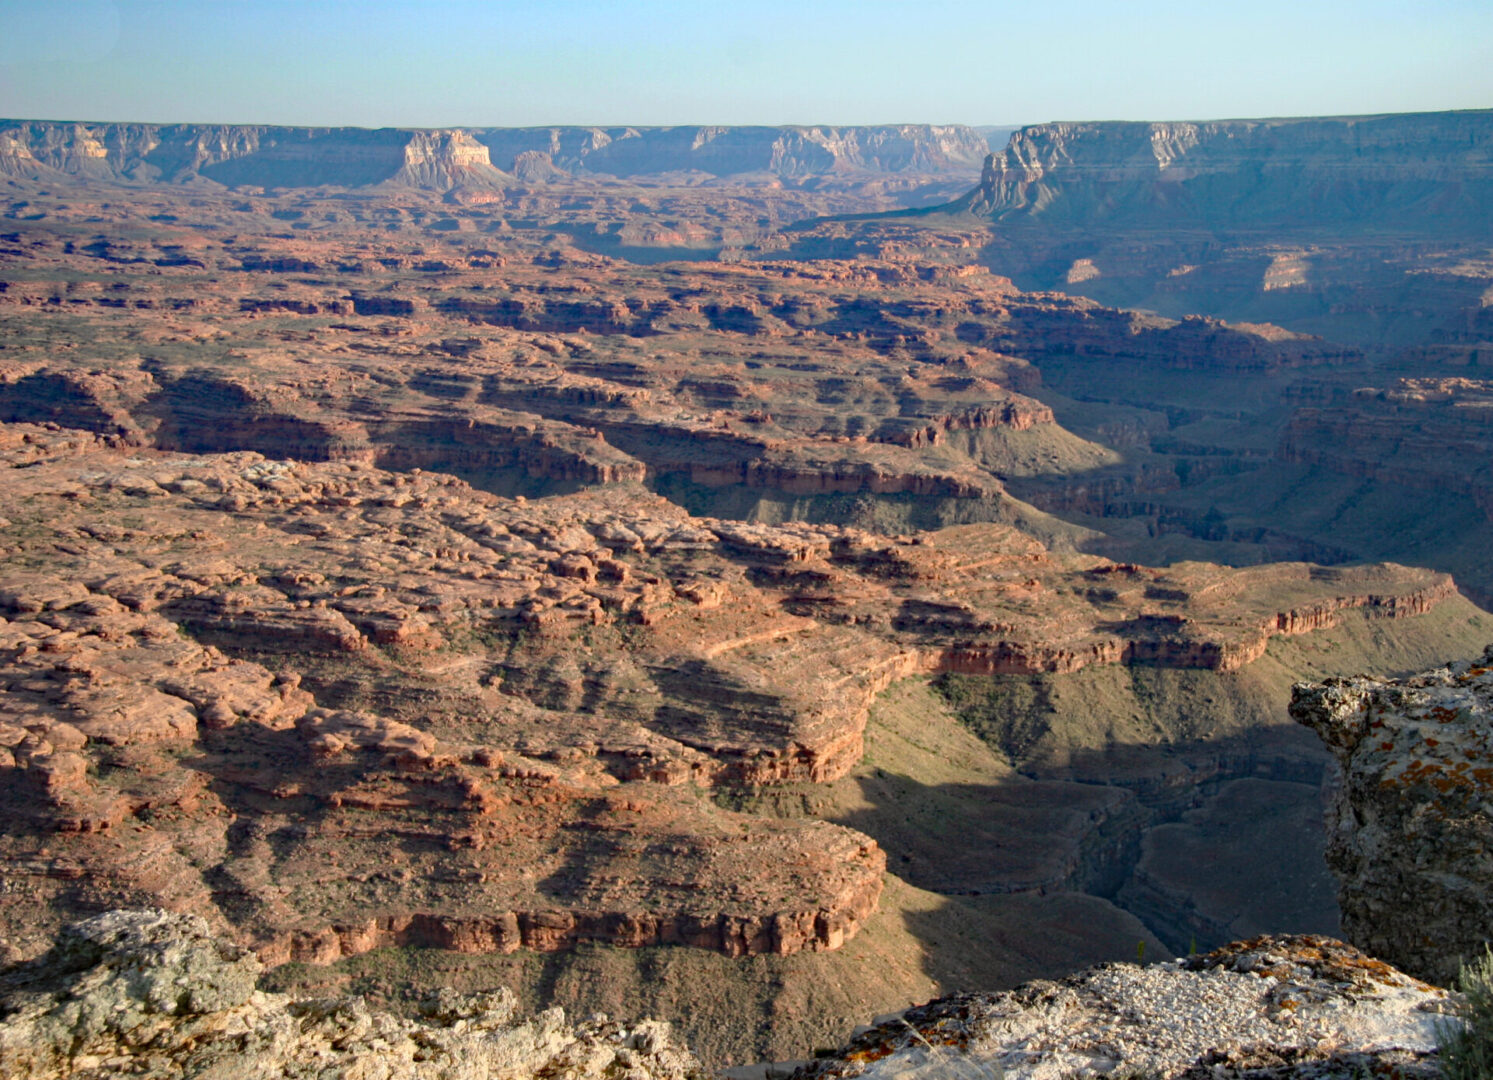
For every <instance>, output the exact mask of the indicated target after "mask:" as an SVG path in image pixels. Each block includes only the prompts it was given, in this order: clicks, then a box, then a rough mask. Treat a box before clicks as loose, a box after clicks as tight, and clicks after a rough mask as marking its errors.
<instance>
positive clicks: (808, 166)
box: [477, 124, 986, 180]
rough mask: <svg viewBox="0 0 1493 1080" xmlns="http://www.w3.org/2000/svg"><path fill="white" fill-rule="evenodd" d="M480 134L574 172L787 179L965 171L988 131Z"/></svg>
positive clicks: (896, 128)
mask: <svg viewBox="0 0 1493 1080" xmlns="http://www.w3.org/2000/svg"><path fill="white" fill-rule="evenodd" d="M477 137H478V138H479V139H480V140H481V142H482V143H484V144H485V145H486V146H487V147H488V148H489V149H491V151H492V153H493V157H494V159H495V160H497V161H498V162H500V163H504V162H508V161H511V160H514V159H515V158H517V157H518V156H520V155H521V154H524V153H526V152H538V153H543V154H546V155H548V157H549V159H550V160H551V161H552V162H553V163H554V164H555V165H556V166H558V167H560V168H562V169H566V170H568V171H570V172H574V173H605V174H609V175H612V176H637V175H645V174H650V173H665V172H702V173H708V174H710V175H712V176H731V175H736V174H748V173H767V174H770V175H772V176H777V177H781V178H783V179H787V180H802V179H805V178H808V177H813V176H822V175H827V174H837V173H856V172H863V173H866V172H868V173H932V174H939V173H947V174H955V175H957V174H960V173H969V172H971V171H972V170H975V169H978V168H979V166H980V162H981V161H982V160H984V158H985V156H986V146H985V139H984V137H983V136H981V135H980V134H979V133H978V132H976V131H975V130H974V129H972V128H966V127H962V126H959V125H947V126H937V125H933V124H900V125H893V126H884V127H840V128H836V127H677V128H647V127H644V128H634V127H629V128H507V129H504V128H490V129H487V130H484V131H481V132H479V133H477Z"/></svg>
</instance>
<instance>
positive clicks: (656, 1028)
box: [0, 910, 704, 1080]
mask: <svg viewBox="0 0 1493 1080" xmlns="http://www.w3.org/2000/svg"><path fill="white" fill-rule="evenodd" d="M260 970H261V967H260V963H259V961H258V960H257V959H255V957H254V955H253V953H251V952H249V951H248V950H246V949H241V948H238V947H237V946H234V945H229V944H227V943H225V942H223V941H221V940H218V939H215V938H213V937H212V936H211V935H210V934H209V932H208V928H207V924H206V923H205V922H203V921H202V920H201V919H199V918H197V917H196V916H194V915H172V914H168V913H167V912H164V911H159V910H138V911H112V912H108V913H107V914H104V915H99V916H97V917H95V918H92V919H88V920H86V921H84V922H80V923H75V924H73V925H72V926H70V927H68V928H66V929H65V930H64V931H63V932H62V933H61V934H60V935H58V938H57V942H56V944H55V946H54V947H53V949H52V950H51V951H50V952H49V953H47V954H46V955H45V956H43V957H41V958H40V959H38V960H36V961H33V962H32V963H29V964H23V965H20V966H18V967H13V968H11V969H9V970H8V971H6V972H4V973H0V1073H3V1074H4V1075H5V1076H7V1077H11V1078H12V1080H23V1078H24V1080H43V1078H48V1077H64V1076H66V1077H104V1076H119V1075H129V1076H135V1077H141V1078H147V1080H165V1078H167V1077H184V1076H212V1077H216V1078H219V1080H240V1078H242V1080H249V1078H251V1077H287V1076H347V1077H353V1076H358V1077H380V1078H385V1080H417V1078H425V1077H430V1078H434V1077H441V1078H443V1080H445V1078H448V1080H456V1078H467V1077H470V1078H473V1080H475V1078H478V1077H482V1078H491V1080H499V1078H508V1077H513V1078H519V1077H523V1078H528V1077H538V1076H564V1077H572V1078H575V1080H584V1078H591V1077H598V1078H599V1077H603V1076H604V1077H607V1078H608V1080H690V1078H695V1077H703V1076H704V1072H703V1070H702V1069H701V1068H700V1067H699V1064H698V1063H697V1062H696V1060H695V1058H694V1057H693V1056H692V1055H691V1054H690V1052H689V1051H688V1050H687V1049H685V1048H684V1047H682V1046H680V1045H679V1044H678V1043H676V1042H675V1041H674V1037H673V1034H672V1032H671V1031H670V1029H669V1026H668V1025H667V1024H662V1023H658V1022H656V1021H650V1020H645V1021H643V1022H641V1023H639V1024H636V1025H633V1026H631V1027H629V1026H625V1025H622V1024H618V1023H614V1022H612V1021H610V1020H607V1019H606V1018H605V1017H601V1016H597V1017H593V1018H591V1019H589V1020H587V1021H585V1022H584V1023H581V1024H572V1023H571V1022H570V1021H568V1020H567V1019H566V1018H565V1014H564V1012H563V1011H562V1010H560V1009H550V1010H547V1011H545V1012H543V1013H540V1014H539V1015H538V1016H536V1017H534V1018H532V1019H529V1020H525V1021H518V1020H516V1019H515V1017H514V1008H515V1005H514V998H513V995H512V994H511V993H509V992H508V991H507V990H498V991H495V992H492V993H488V994H481V995H476V996H471V997H462V996H460V995H457V994H455V993H452V992H450V991H442V992H441V993H439V994H435V995H432V996H431V997H429V998H428V999H426V1000H425V1001H423V1002H422V1003H421V1006H420V1013H421V1015H420V1017H419V1018H418V1019H408V1018H404V1017H398V1016H392V1015H389V1014H387V1013H378V1012H372V1011H370V1010H369V1008H368V1007H367V1005H365V1004H364V1002H363V1000H362V999H361V998H358V997H349V998H342V999H329V1000H302V1001H296V1000H292V999H290V998H288V997H286V996H285V995H283V994H273V993H265V992H262V991H260V990H257V989H255V981H256V979H257V978H258V976H259V973H260Z"/></svg>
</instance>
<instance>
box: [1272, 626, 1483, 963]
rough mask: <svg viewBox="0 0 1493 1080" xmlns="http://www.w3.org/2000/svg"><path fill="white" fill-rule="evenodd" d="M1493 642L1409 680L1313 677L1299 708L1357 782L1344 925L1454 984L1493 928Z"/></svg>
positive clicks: (1381, 951) (1341, 816)
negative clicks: (1475, 657)
mask: <svg viewBox="0 0 1493 1080" xmlns="http://www.w3.org/2000/svg"><path fill="white" fill-rule="evenodd" d="M1490 666H1493V648H1490V649H1489V650H1488V651H1487V652H1485V653H1484V654H1483V656H1482V658H1481V659H1480V660H1479V661H1478V662H1477V663H1475V664H1474V663H1466V662H1461V663H1456V664H1452V665H1450V666H1448V667H1444V668H1439V669H1437V670H1435V671H1430V672H1426V673H1424V674H1421V675H1416V676H1414V677H1412V678H1408V679H1394V680H1377V679H1368V678H1354V679H1329V680H1327V681H1326V682H1323V683H1301V684H1298V685H1297V686H1296V687H1295V688H1294V689H1293V692H1292V700H1291V715H1292V716H1293V717H1295V718H1296V720H1297V721H1298V722H1300V723H1302V724H1305V725H1307V726H1308V727H1311V728H1313V729H1314V730H1315V731H1316V732H1317V734H1318V735H1319V736H1321V738H1322V741H1323V742H1325V743H1326V744H1327V745H1328V747H1329V748H1331V750H1332V752H1333V753H1334V755H1336V757H1337V760H1338V763H1339V765H1340V766H1341V768H1342V772H1343V782H1342V785H1341V787H1340V789H1339V791H1338V794H1337V797H1336V800H1335V803H1334V805H1333V809H1332V811H1331V822H1330V824H1331V837H1330V841H1329V845H1328V849H1327V860H1328V863H1329V865H1330V866H1331V867H1332V870H1333V873H1334V874H1336V875H1337V878H1338V883H1339V889H1338V899H1339V903H1340V905H1341V907H1342V913H1343V930H1344V932H1345V933H1346V934H1347V936H1348V937H1349V938H1350V939H1351V940H1352V941H1353V942H1354V943H1355V944H1357V945H1359V946H1360V947H1362V948H1364V949H1367V950H1369V951H1370V952H1372V953H1373V954H1374V955H1376V956H1383V957H1385V958H1386V959H1388V960H1390V961H1391V962H1393V963H1395V964H1397V965H1399V966H1400V967H1402V968H1404V969H1405V970H1406V971H1409V972H1413V973H1414V974H1416V975H1418V976H1420V977H1422V978H1426V979H1431V980H1433V981H1435V982H1440V983H1447V982H1450V981H1451V980H1452V979H1453V978H1454V977H1455V976H1456V974H1457V967H1458V962H1459V959H1462V958H1469V957H1472V956H1475V955H1478V954H1479V953H1480V952H1481V950H1482V948H1483V945H1484V943H1485V942H1487V941H1488V940H1489V938H1490V936H1493V670H1490Z"/></svg>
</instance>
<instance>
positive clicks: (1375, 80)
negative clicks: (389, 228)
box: [0, 0, 1493, 127]
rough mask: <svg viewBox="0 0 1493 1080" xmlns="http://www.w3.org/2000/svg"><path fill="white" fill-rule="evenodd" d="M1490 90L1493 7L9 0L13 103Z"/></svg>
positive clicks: (1117, 109) (280, 108) (965, 113)
mask: <svg viewBox="0 0 1493 1080" xmlns="http://www.w3.org/2000/svg"><path fill="white" fill-rule="evenodd" d="M1485 107H1493V0H1419V2H1418V3H1403V2H1389V0H1359V2H1356V3H1350V2H1335V3H1334V2H1325V0H1323V2H1313V0H1296V2H1293V3H1287V2H1281V0H1255V2H1253V3H1227V2H1217V0H1215V2H1208V0H1195V2H1190V3H1180V2H1167V0H1132V2H1129V3H1126V2H1123V0H1116V2H1101V0H1022V2H1020V3H1008V2H1005V0H986V2H984V3H975V2H966V0H861V2H849V0H817V2H816V0H796V2H783V0H758V2H750V0H740V2H737V3H720V4H714V5H710V4H704V3H676V2H672V0H612V2H602V0H568V2H567V0H552V2H550V3H535V2H519V0H510V2H501V0H498V2H490V3H475V2H465V3H463V2H442V0H427V2H424V3H410V2H398V3H396V2H392V0H359V2H342V0H300V2H287V0H196V2H186V0H0V115H3V116H9V117H26V118H37V119H78V120H83V119H87V120H138V121H153V122H165V121H192V122H237V123H249V122H256V123H281V124H316V125H335V124H354V125H362V126H370V127H372V126H384V125H389V126H460V125H467V126H479V125H482V126H487V125H492V126H499V125H514V126H518V125H531V124H697V123H729V124H742V123H765V124H776V123H825V124H830V123H834V124H853V123H885V122H901V121H926V122H932V123H971V124H1002V123H1034V122H1039V121H1044V120H1059V119H1204V118H1211V117H1226V116H1299V115H1313V114H1330V113H1369V112H1392V111H1413V110H1423V109H1453V108H1485Z"/></svg>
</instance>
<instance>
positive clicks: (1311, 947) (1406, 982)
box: [1183, 934, 1435, 1004]
mask: <svg viewBox="0 0 1493 1080" xmlns="http://www.w3.org/2000/svg"><path fill="white" fill-rule="evenodd" d="M1183 967H1185V968H1187V969H1189V970H1192V971H1201V970H1205V969H1208V968H1226V969H1228V970H1231V971H1241V972H1248V973H1250V974H1254V975H1259V976H1261V977H1262V978H1263V977H1265V976H1270V977H1273V978H1276V979H1280V980H1281V981H1283V982H1292V981H1297V980H1299V978H1300V976H1301V972H1300V971H1299V970H1298V969H1300V968H1306V969H1308V970H1309V971H1310V973H1311V975H1312V977H1314V978H1318V979H1325V980H1327V981H1329V982H1333V983H1337V984H1339V985H1342V986H1350V987H1353V988H1356V989H1360V990H1368V989H1372V988H1373V987H1374V986H1413V987H1416V988H1421V989H1425V990H1428V991H1431V990H1434V989H1435V988H1434V987H1432V986H1430V985H1429V984H1428V983H1423V982H1421V981H1420V980H1419V979H1415V978H1412V977H1411V976H1409V975H1406V974H1405V973H1404V972H1402V971H1399V970H1398V969H1396V968H1394V967H1393V966H1391V965H1389V964H1387V963H1385V962H1384V961H1383V960H1376V959H1375V958H1374V957H1372V956H1369V955H1368V954H1367V953H1365V952H1363V951H1362V950H1361V949H1357V948H1355V947H1354V946H1352V945H1349V944H1347V943H1346V942H1342V941H1338V940H1337V939H1336V938H1330V937H1323V936H1321V935H1318V934H1288V935H1270V934H1266V935H1262V936H1260V937H1253V938H1249V939H1248V940H1245V941H1235V942H1231V943H1230V944H1228V945H1224V946H1222V947H1221V948H1218V949H1214V950H1213V951H1212V952H1209V953H1205V954H1203V955H1202V956H1195V957H1190V958H1188V959H1187V960H1185V961H1183ZM1283 1004H1284V1003H1283Z"/></svg>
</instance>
